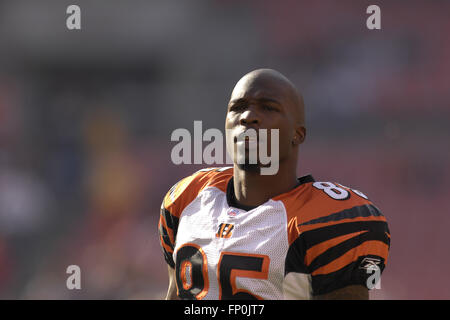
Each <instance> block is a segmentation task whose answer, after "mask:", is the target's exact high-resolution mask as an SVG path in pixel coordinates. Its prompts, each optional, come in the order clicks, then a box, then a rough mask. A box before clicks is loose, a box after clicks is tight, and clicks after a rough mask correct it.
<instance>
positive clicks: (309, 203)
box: [285, 181, 385, 230]
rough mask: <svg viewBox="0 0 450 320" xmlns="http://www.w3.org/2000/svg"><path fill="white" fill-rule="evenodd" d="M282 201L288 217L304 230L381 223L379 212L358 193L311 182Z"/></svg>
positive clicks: (333, 183)
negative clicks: (370, 221)
mask: <svg viewBox="0 0 450 320" xmlns="http://www.w3.org/2000/svg"><path fill="white" fill-rule="evenodd" d="M296 191H297V192H295V193H292V194H291V195H290V197H288V198H287V199H285V205H286V204H287V211H288V212H287V214H288V216H289V218H290V219H295V220H296V223H297V225H298V226H299V227H301V228H302V229H303V230H309V229H312V228H315V227H323V226H327V225H332V224H335V223H341V222H355V221H367V220H384V221H385V218H384V216H383V214H382V212H381V211H380V210H379V209H378V207H376V206H375V204H374V203H373V202H372V201H371V199H370V198H369V197H368V196H367V195H366V194H364V193H363V192H361V191H359V190H358V189H355V188H351V187H347V186H344V185H343V184H341V183H337V182H330V181H313V182H311V183H307V184H305V185H304V186H303V188H298V190H296Z"/></svg>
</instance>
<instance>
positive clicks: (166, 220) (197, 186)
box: [158, 167, 232, 268]
mask: <svg viewBox="0 0 450 320" xmlns="http://www.w3.org/2000/svg"><path fill="white" fill-rule="evenodd" d="M229 169H231V168H230V167H224V168H205V169H201V170H199V171H197V172H195V173H194V174H192V175H190V176H188V177H186V178H184V179H182V180H180V181H179V182H178V183H176V184H175V185H174V186H173V187H172V188H170V190H169V191H168V192H167V194H166V196H165V197H164V199H163V201H162V204H161V209H160V215H159V222H158V232H159V242H160V244H161V248H162V250H163V254H164V259H165V260H166V262H167V264H168V265H169V266H171V267H172V268H174V267H175V262H174V259H173V252H174V248H175V243H176V236H177V229H178V224H179V221H180V217H181V214H182V212H183V210H184V208H186V206H188V205H189V203H191V202H192V201H193V200H194V199H195V197H196V196H197V195H198V193H199V192H200V190H202V189H203V188H204V187H206V186H208V185H213V186H219V185H221V186H222V185H225V184H224V182H225V181H226V180H227V177H229V176H231V175H232V171H231V170H229ZM224 171H227V172H224ZM221 188H224V187H223V186H222V187H221Z"/></svg>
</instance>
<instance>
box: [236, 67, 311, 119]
mask: <svg viewBox="0 0 450 320" xmlns="http://www.w3.org/2000/svg"><path fill="white" fill-rule="evenodd" d="M257 90H259V91H262V92H264V93H269V94H270V93H273V94H277V95H279V96H282V97H283V98H285V99H286V100H288V102H289V103H287V104H286V107H287V108H288V111H289V113H290V114H291V116H292V120H294V122H295V124H296V125H300V126H304V125H305V105H304V102H303V97H302V95H301V94H300V93H299V92H298V90H297V89H296V87H295V86H294V85H293V83H292V82H291V81H290V80H289V79H288V78H286V77H285V76H284V75H283V74H281V73H280V72H278V71H276V70H273V69H257V70H253V71H251V72H249V73H247V74H246V75H244V76H243V77H242V78H241V79H240V80H239V81H238V82H237V83H236V86H235V87H234V89H233V92H232V94H231V98H230V102H231V101H233V100H236V99H239V98H242V97H243V96H244V94H245V93H248V92H249V91H257Z"/></svg>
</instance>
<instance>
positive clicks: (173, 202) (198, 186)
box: [163, 167, 233, 213]
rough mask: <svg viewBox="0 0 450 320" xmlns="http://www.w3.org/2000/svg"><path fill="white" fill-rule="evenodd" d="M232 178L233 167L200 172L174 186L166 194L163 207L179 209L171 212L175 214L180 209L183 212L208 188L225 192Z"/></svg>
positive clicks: (205, 169) (206, 169)
mask: <svg viewBox="0 0 450 320" xmlns="http://www.w3.org/2000/svg"><path fill="white" fill-rule="evenodd" d="M232 176H233V167H220V168H217V167H212V168H204V169H201V170H198V171H196V172H194V173H193V174H191V175H190V176H187V177H185V178H183V179H181V180H180V181H178V182H177V183H176V184H174V185H173V186H172V187H171V188H170V190H169V191H168V192H167V193H166V195H165V197H164V200H163V205H164V207H165V208H166V209H168V210H170V209H171V208H172V209H173V208H175V207H177V208H178V210H170V211H173V213H175V212H176V211H177V212H180V209H181V210H182V208H183V207H185V206H186V205H187V204H189V203H190V202H191V201H192V200H194V199H195V198H196V197H197V196H198V194H199V193H200V192H201V191H202V190H204V189H205V188H206V187H216V188H218V189H220V190H221V191H223V192H225V191H226V184H227V181H228V180H229V179H230V178H231V177H232Z"/></svg>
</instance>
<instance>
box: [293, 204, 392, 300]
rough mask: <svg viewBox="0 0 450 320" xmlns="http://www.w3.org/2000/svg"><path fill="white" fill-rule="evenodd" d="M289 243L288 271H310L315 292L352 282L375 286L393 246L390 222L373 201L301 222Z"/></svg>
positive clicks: (370, 287) (314, 293) (303, 272)
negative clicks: (294, 238) (298, 231)
mask: <svg viewBox="0 0 450 320" xmlns="http://www.w3.org/2000/svg"><path fill="white" fill-rule="evenodd" d="M299 230H300V234H299V236H298V238H297V239H296V240H295V241H294V242H293V243H292V244H291V245H290V248H289V251H288V257H287V260H286V273H289V272H297V273H302V274H308V275H309V276H310V283H311V289H312V295H322V294H326V293H329V292H331V291H334V290H336V289H340V288H343V287H346V286H349V285H363V286H365V287H367V288H368V289H372V288H373V287H374V286H375V285H376V283H377V281H379V278H378V279H377V278H376V277H377V275H378V276H379V275H381V273H382V272H383V270H384V268H385V266H386V263H387V259H388V253H389V248H390V233H389V228H388V225H387V221H386V219H385V218H384V216H383V215H382V214H381V212H380V211H379V209H378V208H377V207H375V206H374V205H373V204H371V203H366V204H363V205H358V206H354V207H351V208H348V209H346V210H342V211H340V212H337V213H333V214H330V215H328V216H324V217H321V218H320V219H314V220H311V221H308V222H305V223H302V224H300V225H299Z"/></svg>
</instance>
